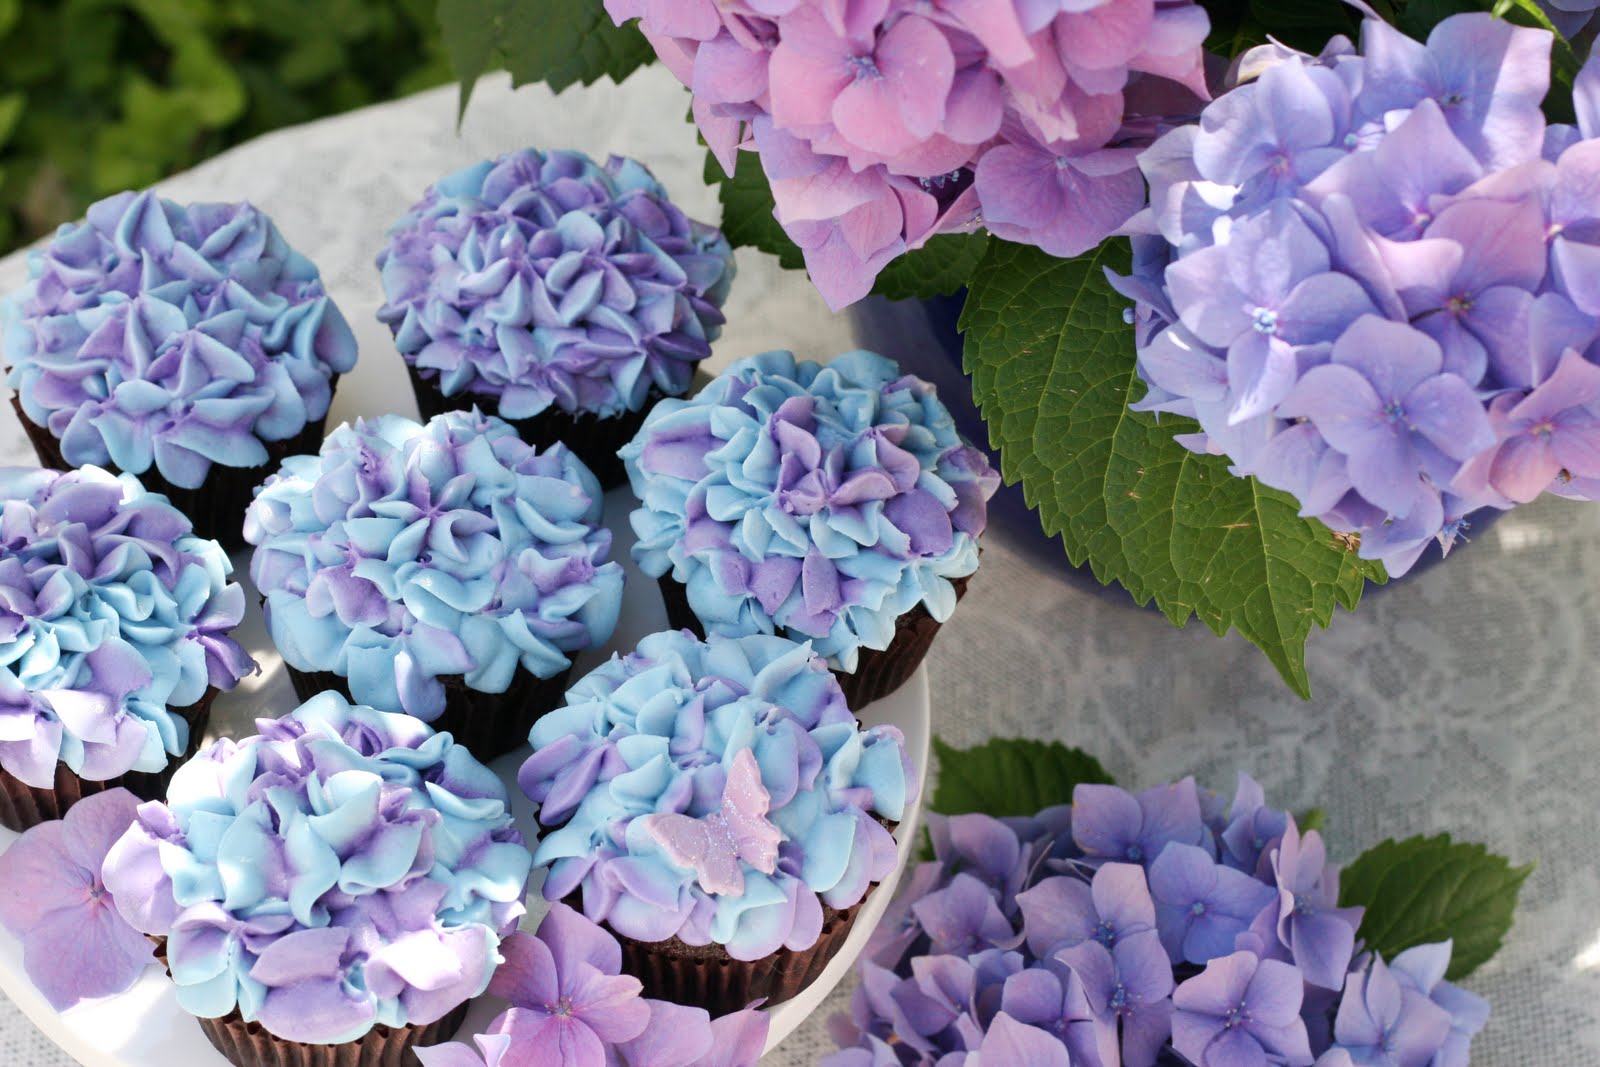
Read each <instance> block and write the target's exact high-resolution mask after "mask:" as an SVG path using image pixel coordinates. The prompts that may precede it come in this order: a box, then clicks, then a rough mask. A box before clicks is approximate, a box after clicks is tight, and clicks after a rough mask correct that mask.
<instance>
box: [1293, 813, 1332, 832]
mask: <svg viewBox="0 0 1600 1067" xmlns="http://www.w3.org/2000/svg"><path fill="white" fill-rule="evenodd" d="M1327 821H1328V813H1327V812H1325V811H1323V810H1322V809H1321V808H1307V809H1306V810H1305V811H1303V812H1301V813H1300V814H1299V815H1297V816H1295V820H1294V824H1295V825H1296V826H1298V827H1299V828H1300V832H1301V833H1303V834H1309V833H1310V832H1311V831H1312V830H1321V829H1322V827H1323V826H1324V825H1325V824H1326V823H1327Z"/></svg>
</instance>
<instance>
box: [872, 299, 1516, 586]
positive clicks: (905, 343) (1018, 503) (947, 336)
mask: <svg viewBox="0 0 1600 1067" xmlns="http://www.w3.org/2000/svg"><path fill="white" fill-rule="evenodd" d="M966 295H967V294H966V290H964V289H963V290H961V291H959V292H956V293H953V294H951V295H950V296H940V297H934V298H933V299H931V300H885V299H884V298H883V297H881V296H870V297H867V298H866V299H865V300H862V301H860V302H858V303H856V304H854V305H852V306H851V308H850V314H851V318H852V320H853V323H854V326H855V334H856V342H857V343H858V344H859V345H860V346H861V347H862V348H866V349H870V350H871V351H873V352H879V353H882V354H883V355H885V356H888V357H889V358H890V359H893V360H894V361H895V362H897V363H899V364H900V367H901V369H902V370H904V371H906V372H907V373H908V374H915V375H916V376H917V377H919V378H921V379H923V380H924V381H929V382H932V383H933V384H934V387H935V388H937V389H938V390H939V399H940V400H943V401H944V403H945V406H946V407H948V408H949V409H950V413H951V414H952V415H953V416H955V420H956V428H957V429H959V430H960V431H961V435H962V436H963V437H965V438H966V439H967V440H968V441H970V442H972V443H973V444H975V445H979V446H980V447H982V448H983V449H984V451H985V452H987V453H988V455H989V461H990V462H991V463H993V464H994V466H995V469H996V470H999V469H1000V454H999V453H998V452H996V451H995V450H994V449H992V448H990V447H989V431H988V429H987V428H986V427H985V426H984V424H983V416H982V415H980V414H979V413H978V406H977V404H975V403H974V402H973V400H972V379H971V378H969V377H968V376H967V375H966V374H964V373H963V372H962V370H961V333H960V331H958V330H957V329H956V322H957V321H958V320H959V319H960V317H961V305H962V302H963V301H964V300H965V299H966ZM1502 514H1503V512H1500V511H1498V510H1496V509H1494V508H1486V509H1484V510H1483V511H1479V512H1476V513H1475V514H1474V515H1473V516H1472V517H1471V522H1470V527H1471V532H1472V534H1474V535H1477V534H1481V533H1482V532H1483V531H1485V530H1487V529H1488V528H1489V526H1490V525H1491V524H1493V523H1494V521H1495V520H1496V519H1498V518H1499V517H1500V516H1501V515H1502ZM992 535H998V536H999V537H1001V538H1002V539H1003V540H1005V542H1006V543H1007V545H1009V546H1010V547H1012V548H1016V549H1018V550H1020V551H1022V552H1024V553H1026V554H1027V555H1028V556H1029V557H1030V559H1031V560H1032V561H1033V562H1034V563H1035V564H1036V565H1038V566H1042V567H1048V568H1050V569H1052V570H1054V571H1056V572H1057V573H1059V574H1061V575H1062V576H1063V577H1065V578H1067V579H1068V580H1069V581H1072V582H1074V583H1075V584H1081V585H1083V586H1084V587H1085V588H1092V589H1093V590H1094V591H1096V592H1103V593H1105V594H1106V595H1109V596H1115V597H1118V598H1120V599H1122V600H1124V601H1126V602H1128V603H1130V604H1131V603H1133V601H1132V599H1131V598H1129V596H1128V594H1127V592H1126V591H1124V590H1123V589H1122V588H1121V587H1120V586H1118V585H1112V586H1111V587H1109V588H1107V587H1105V586H1102V585H1101V584H1100V582H1099V581H1098V580H1097V579H1096V578H1095V577H1094V575H1093V574H1091V573H1090V571H1089V568H1088V567H1074V566H1072V563H1071V562H1070V561H1069V560H1068V559H1067V550H1066V546H1065V545H1064V544H1062V542H1061V538H1059V537H1046V536H1045V533H1044V529H1043V527H1042V526H1041V525H1040V522H1039V515H1038V513H1037V512H1036V511H1034V510H1033V509H1032V508H1030V507H1028V505H1027V502H1026V501H1025V500H1024V499H1023V496H1022V486H1021V484H1017V485H1008V486H1002V487H1001V488H1000V491H999V492H998V493H997V494H995V498H994V500H993V501H991V502H990V504H989V534H987V535H986V536H992ZM1460 544H1461V542H1458V549H1457V550H1458V551H1459V545H1460ZM1443 558H1444V556H1443V554H1442V553H1441V552H1440V551H1439V550H1438V548H1436V547H1433V546H1429V548H1428V550H1427V551H1426V552H1424V553H1423V555H1422V558H1421V559H1419V560H1418V561H1417V562H1416V564H1415V565H1414V566H1413V567H1412V568H1411V570H1410V571H1408V572H1407V573H1406V575H1405V577H1404V578H1399V579H1395V581H1396V582H1403V581H1405V579H1406V578H1410V577H1411V576H1412V575H1415V574H1421V573H1422V572H1424V571H1426V570H1428V569H1429V568H1431V567H1434V566H1436V565H1437V564H1438V563H1439V561H1440V560H1442V559H1443ZM1391 584H1393V583H1391ZM1379 588H1383V587H1382V586H1373V585H1372V584H1371V583H1368V588H1367V592H1369V593H1371V592H1373V591H1374V590H1375V589H1379ZM1152 603H1153V602H1152Z"/></svg>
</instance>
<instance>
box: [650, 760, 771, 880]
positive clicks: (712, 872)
mask: <svg viewBox="0 0 1600 1067" xmlns="http://www.w3.org/2000/svg"><path fill="white" fill-rule="evenodd" d="M771 804H772V796H771V794H769V793H768V792H767V789H766V787H765V786H764V785H762V784H761V768H760V767H759V766H757V764H756V757H755V754H754V753H753V752H751V751H750V750H749V749H748V748H747V749H744V750H742V751H741V752H740V753H739V754H738V755H737V756H735V757H734V758H733V767H732V768H731V769H730V770H729V771H728V781H727V783H726V784H725V785H724V786H723V788H722V807H721V809H720V810H718V811H714V812H712V813H711V814H710V815H706V816H703V817H701V818H698V819H696V818H693V817H692V816H689V815H678V814H675V813H667V814H661V815H646V816H645V817H644V820H643V822H644V829H645V831H646V832H647V833H649V834H650V835H651V836H652V837H654V838H655V839H656V840H657V841H658V842H660V843H661V847H662V848H663V849H664V850H665V851H666V853H667V857H668V858H669V859H671V860H672V862H673V863H676V864H677V865H678V866H680V867H690V868H693V869H694V872H695V875H696V878H697V880H698V881H699V883H700V888H701V889H704V890H705V891H706V892H707V893H717V894H722V895H728V894H733V895H737V894H740V893H743V892H744V871H742V870H740V868H739V861H740V860H743V861H744V862H745V863H748V864H749V865H750V866H751V867H753V868H755V869H756V870H758V871H760V872H761V873H763V874H771V873H772V872H773V871H774V870H776V869H777V866H778V842H780V841H782V840H783V831H782V830H780V829H778V827H777V826H775V825H774V824H773V823H772V822H771V821H770V820H768V818H767V810H768V808H769V807H770V806H771Z"/></svg>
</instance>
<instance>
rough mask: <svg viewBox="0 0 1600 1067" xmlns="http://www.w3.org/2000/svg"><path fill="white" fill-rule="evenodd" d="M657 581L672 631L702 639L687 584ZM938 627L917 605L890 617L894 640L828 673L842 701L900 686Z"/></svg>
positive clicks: (963, 584) (961, 590)
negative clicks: (851, 668)
mask: <svg viewBox="0 0 1600 1067" xmlns="http://www.w3.org/2000/svg"><path fill="white" fill-rule="evenodd" d="M970 579H971V576H970V575H969V576H967V577H966V578H952V579H950V584H951V585H952V586H953V587H954V588H955V591H956V600H958V601H959V600H960V599H961V598H962V597H963V596H965V595H966V592H967V582H968V581H969V580H970ZM656 582H657V584H658V585H659V586H660V587H661V601H662V604H663V606H664V607H665V608H666V609H667V625H668V626H670V627H671V628H672V629H674V630H689V631H691V632H692V633H693V634H694V635H695V636H696V637H698V638H700V639H701V640H702V641H703V640H705V636H706V631H705V627H704V626H703V625H702V624H701V622H700V620H699V619H698V618H696V617H695V613H694V609H693V608H691V607H690V606H689V590H688V588H687V587H686V586H685V585H684V584H683V583H682V582H679V581H676V580H674V579H673V577H672V575H671V574H664V575H662V576H661V577H660V578H658V579H657V580H656ZM939 626H940V623H939V622H938V620H936V619H935V618H934V617H933V616H932V615H929V614H928V609H927V608H925V607H923V606H922V604H921V603H918V604H917V606H916V607H914V608H912V609H911V610H910V611H908V612H906V613H905V614H904V615H902V616H900V618H899V619H897V620H895V626H894V638H893V639H892V640H891V641H890V642H889V647H888V648H883V649H876V648H863V649H862V650H861V651H860V653H859V654H858V655H857V656H856V669H855V671H854V672H853V673H847V672H845V671H840V670H835V671H834V672H833V676H834V677H835V678H837V679H838V680H839V688H841V689H843V690H844V698H845V703H846V704H847V705H849V707H850V710H851V711H860V710H861V709H862V708H864V707H866V706H867V705H868V704H870V703H872V702H873V701H874V700H879V699H882V698H883V697H886V696H888V695H889V694H890V693H893V692H894V691H895V690H897V689H899V688H900V687H901V686H902V685H905V684H906V682H907V681H909V680H910V678H911V676H912V675H913V674H915V673H916V672H917V668H918V667H919V666H921V664H922V661H923V659H924V658H926V657H927V655H928V649H930V648H932V647H933V639H934V638H935V637H937V636H938V634H939ZM791 636H792V635H791Z"/></svg>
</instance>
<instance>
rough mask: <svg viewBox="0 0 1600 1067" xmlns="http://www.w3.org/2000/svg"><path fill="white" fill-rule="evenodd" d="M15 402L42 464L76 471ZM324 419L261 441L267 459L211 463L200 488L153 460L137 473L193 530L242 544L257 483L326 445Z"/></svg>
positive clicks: (52, 438) (335, 383)
mask: <svg viewBox="0 0 1600 1067" xmlns="http://www.w3.org/2000/svg"><path fill="white" fill-rule="evenodd" d="M338 384H339V378H338V376H337V375H335V376H334V377H333V379H332V381H331V382H330V383H329V385H330V387H337V386H338ZM11 406H12V408H13V409H15V410H16V413H17V418H18V419H20V420H21V422H22V428H23V429H24V430H26V431H27V434H28V440H29V441H32V442H33V450H34V452H35V453H37V454H38V456H39V463H40V464H41V465H42V466H45V467H49V468H52V469H54V470H59V471H70V470H72V469H73V467H72V465H71V464H69V463H67V461H66V459H65V457H63V456H62V455H61V442H60V441H58V440H56V437H55V435H54V434H52V433H51V432H50V431H49V430H48V429H47V428H45V427H43V426H37V425H35V424H34V423H33V422H32V421H30V420H29V418H28V416H27V413H26V412H24V411H23V410H22V402H21V400H19V399H18V398H17V396H16V395H15V394H13V395H12V397H11ZM326 422H327V418H326V416H324V417H323V418H320V419H317V420H315V421H313V422H308V423H306V425H305V429H303V430H301V431H300V432H299V433H298V434H296V435H295V436H293V437H291V438H288V439H287V440H283V441H266V442H263V444H265V445H266V449H267V462H266V463H264V464H262V465H261V466H259V467H225V466H223V465H222V464H220V463H213V464H212V465H211V470H210V471H209V472H208V473H207V474H206V479H205V481H204V482H202V483H201V485H200V486H199V488H197V489H184V488H181V487H179V486H176V485H173V484H172V483H171V482H169V481H167V480H166V479H165V478H163V477H162V476H161V472H160V471H159V470H157V469H156V468H155V466H154V465H152V466H151V467H150V469H149V470H147V471H145V472H144V473H143V474H140V475H138V478H139V481H140V482H141V483H142V484H143V485H144V487H145V488H146V489H148V490H150V491H151V492H153V493H162V494H164V495H165V496H166V498H167V499H168V500H170V501H171V502H172V506H173V507H175V508H177V509H178V510H179V511H181V512H183V513H184V514H185V515H187V516H188V517H189V521H190V522H192V523H193V524H194V531H195V533H197V534H199V535H200V536H201V537H206V538H210V539H211V540H214V541H218V542H220V543H221V544H222V546H223V547H224V548H227V549H230V550H231V549H237V548H242V547H243V546H244V512H245V508H247V507H249V506H250V501H251V499H253V497H254V495H255V490H256V487H257V486H258V485H260V484H261V483H262V482H264V481H266V480H267V478H268V477H269V476H271V475H273V474H276V473H277V472H278V467H279V466H281V465H282V463H283V461H284V460H285V459H286V458H287V457H289V456H297V455H302V454H305V453H313V452H316V451H317V449H318V448H320V447H321V445H322V431H323V426H324V424H325V423H326ZM98 466H103V467H104V468H105V469H106V470H109V471H111V472H112V473H113V474H119V473H121V471H120V469H119V468H118V467H117V466H116V465H115V464H113V463H104V464H98Z"/></svg>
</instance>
